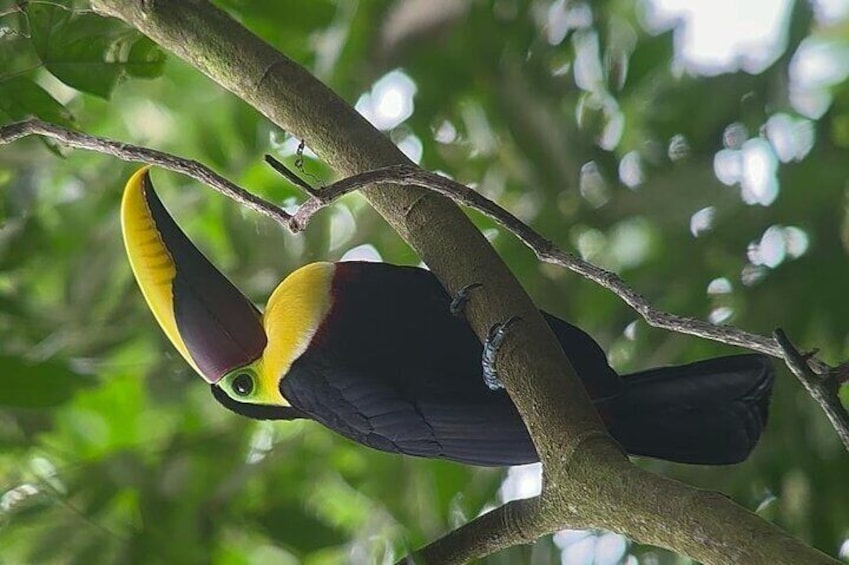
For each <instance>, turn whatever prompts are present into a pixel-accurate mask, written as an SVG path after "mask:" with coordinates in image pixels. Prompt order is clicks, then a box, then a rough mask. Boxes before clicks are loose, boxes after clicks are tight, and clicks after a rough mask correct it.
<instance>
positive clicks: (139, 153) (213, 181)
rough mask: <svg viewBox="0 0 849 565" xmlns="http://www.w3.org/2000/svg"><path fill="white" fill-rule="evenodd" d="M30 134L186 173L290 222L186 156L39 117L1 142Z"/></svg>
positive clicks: (4, 131)
mask: <svg viewBox="0 0 849 565" xmlns="http://www.w3.org/2000/svg"><path fill="white" fill-rule="evenodd" d="M31 135H40V136H43V137H49V138H51V139H55V140H57V141H59V142H60V143H62V144H64V145H67V146H69V147H76V148H77V149H87V150H89V151H97V152H98V153H106V154H107V155H112V156H113V157H117V158H118V159H121V160H122V161H129V162H136V163H147V164H148V165H156V166H158V167H162V168H163V169H168V170H171V171H175V172H178V173H183V174H184V175H186V176H189V177H191V178H193V179H195V180H197V181H199V182H202V183H204V184H206V185H209V186H210V187H212V188H213V189H215V190H217V191H218V192H220V193H221V194H223V195H224V196H227V197H229V198H232V199H233V200H235V201H236V202H239V203H240V204H242V205H244V206H246V207H248V208H250V209H251V210H254V211H256V212H259V213H260V214H262V215H264V216H267V217H269V218H271V219H272V220H274V221H276V222H278V223H280V224H282V225H284V226H288V225H289V222H290V215H289V214H288V213H286V212H285V211H284V210H282V209H281V208H280V207H279V206H275V205H274V204H271V203H270V202H267V201H266V200H263V199H262V198H260V197H259V196H256V195H254V194H251V193H250V192H248V191H247V190H245V189H243V188H241V187H240V186H238V185H236V184H234V183H232V182H230V181H229V180H227V179H226V178H224V177H222V176H221V175H219V174H218V173H216V172H215V171H213V170H212V169H210V168H208V167H206V166H204V165H202V164H201V163H198V162H197V161H195V160H193V159H183V158H181V157H176V156H174V155H170V154H168V153H163V152H162V151H156V150H155V149H148V148H146V147H141V146H138V145H131V144H129V143H121V142H118V141H113V140H111V139H106V138H103V137H97V136H94V135H88V134H85V133H82V132H79V131H75V130H72V129H69V128H65V127H62V126H57V125H55V124H50V123H47V122H44V121H42V120H38V119H31V120H26V121H23V122H17V123H14V124H9V125H6V126H3V127H0V145H5V144H7V143H12V142H13V141H17V140H19V139H22V138H24V137H28V136H31Z"/></svg>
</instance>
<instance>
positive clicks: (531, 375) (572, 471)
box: [92, 0, 833, 563]
mask: <svg viewBox="0 0 849 565" xmlns="http://www.w3.org/2000/svg"><path fill="white" fill-rule="evenodd" d="M92 4H93V6H94V7H95V9H97V10H99V11H100V12H101V13H107V14H110V15H113V16H116V17H120V18H121V19H123V20H125V21H126V22H128V23H129V24H131V25H133V26H135V27H136V28H138V29H139V30H140V31H142V32H143V33H145V34H146V35H148V36H149V37H151V38H152V39H153V40H154V41H156V42H157V43H159V44H160V45H162V46H163V47H165V48H166V49H169V50H171V51H173V52H174V53H176V54H177V55H178V56H180V57H182V58H183V59H186V60H187V61H188V62H189V63H191V64H192V65H194V66H195V67H197V68H198V69H200V70H201V71H202V72H204V73H206V74H207V75H208V76H210V77H211V78H212V79H214V80H215V81H217V82H218V83H219V84H221V85H222V86H224V87H225V88H227V89H229V90H231V91H232V92H234V93H235V94H236V95H238V96H239V97H240V98H242V99H243V100H245V101H246V102H248V103H249V104H251V105H253V106H254V107H255V108H257V109H258V110H259V111H260V112H261V113H263V114H264V115H266V116H267V117H268V118H269V119H270V120H271V121H273V122H274V123H276V124H277V125H278V126H280V127H282V128H284V129H286V130H288V131H290V132H291V133H293V134H294V135H296V136H298V137H300V138H302V139H306V140H308V141H309V144H310V146H311V147H312V148H313V149H314V150H315V151H316V152H317V153H318V154H319V155H320V156H322V158H323V159H324V160H326V161H327V162H328V163H330V164H331V165H332V166H334V167H335V168H336V169H337V170H338V171H339V172H340V173H341V174H343V175H353V174H356V173H360V172H363V171H368V170H373V169H378V168H381V167H385V166H390V165H398V164H404V163H408V161H407V160H406V158H405V157H404V156H403V155H402V154H401V153H400V151H398V149H397V148H396V147H395V146H394V145H393V144H392V143H391V141H390V140H389V139H387V138H386V137H385V136H383V135H382V134H380V132H378V131H376V130H375V129H374V128H373V127H372V126H371V125H370V124H368V122H366V121H365V120H364V119H363V118H362V117H361V116H359V115H358V114H357V113H356V112H355V111H354V110H353V109H352V108H351V107H350V106H349V105H347V104H346V103H345V102H344V101H342V100H341V99H339V98H338V97H337V96H336V95H335V94H334V93H333V92H331V91H330V90H328V89H327V88H326V87H325V86H324V85H322V84H321V83H320V82H318V81H317V80H316V79H315V78H314V77H312V76H311V75H310V74H309V73H308V72H307V71H305V70H304V69H303V68H301V67H300V66H298V65H297V64H295V63H293V62H292V61H290V60H289V59H287V58H286V57H284V56H283V55H281V54H280V53H278V52H276V51H275V50H274V49H273V48H271V47H270V46H269V45H267V44H265V43H264V42H262V41H261V40H259V39H258V38H256V37H255V36H254V35H253V34H251V33H250V32H249V31H248V30H246V29H245V28H243V27H242V26H240V25H239V24H238V23H237V22H235V21H233V20H232V19H231V18H230V17H228V16H227V15H226V14H225V13H224V12H222V11H221V10H218V9H217V8H215V7H214V6H212V5H211V4H209V3H208V2H206V1H205V0H92ZM364 192H365V194H366V196H367V198H368V199H369V200H370V202H371V203H372V205H373V206H374V207H375V208H376V209H377V210H378V211H380V212H381V213H382V214H383V216H384V217H385V218H387V220H389V222H390V223H391V224H392V226H393V227H394V228H395V229H396V231H398V232H399V233H400V234H401V235H402V236H403V237H404V238H405V239H406V240H407V241H408V242H409V243H410V244H411V245H412V246H413V247H414V248H415V249H416V251H417V252H418V253H419V256H420V257H421V258H422V260H423V261H425V262H426V263H427V264H428V265H429V266H430V267H431V269H432V270H433V271H434V273H435V274H436V275H437V276H438V277H439V278H440V280H441V281H442V283H443V284H444V285H445V286H446V288H447V289H448V290H449V291H456V290H457V289H459V288H460V287H462V286H464V285H466V284H468V283H470V282H485V283H486V287H485V288H483V289H480V291H479V292H476V295H475V300H473V301H472V302H471V303H470V304H469V307H468V308H467V310H466V313H467V317H468V319H469V322H470V324H471V326H472V328H473V329H474V330H475V332H476V333H477V334H478V336H484V335H485V334H486V332H487V331H488V329H489V327H490V326H491V325H492V324H494V323H496V322H499V321H503V320H505V319H507V318H509V317H510V316H513V315H518V316H521V317H522V319H523V320H524V323H522V324H520V325H519V326H517V328H516V331H515V332H514V333H512V334H511V337H510V339H509V340H508V342H507V344H506V346H505V347H504V348H502V350H501V353H500V355H499V358H498V367H499V371H500V376H501V379H502V381H503V382H504V384H505V385H506V386H507V388H508V391H509V392H510V394H511V396H512V398H513V400H514V402H515V403H516V406H517V408H518V409H519V411H520V413H521V414H522V417H523V418H524V420H525V422H526V424H527V425H528V429H529V431H530V434H531V437H532V438H533V440H534V442H535V445H536V447H537V450H538V452H539V454H540V457H541V459H542V461H543V469H544V488H543V493H542V496H541V498H540V501H541V503H540V504H539V507H538V508H537V510H536V511H537V512H538V513H539V516H540V517H539V518H538V519H537V520H535V521H533V522H532V524H536V527H534V528H532V529H531V530H527V531H523V533H522V537H523V539H525V538H532V537H536V536H538V535H541V534H543V533H546V532H548V531H551V527H552V525H554V524H558V523H562V522H564V521H565V520H566V519H571V518H573V517H574V516H575V514H576V513H580V515H581V519H582V520H585V521H586V523H587V524H589V525H593V526H596V527H603V528H607V529H612V530H615V531H620V532H623V533H625V534H626V535H629V536H631V537H632V538H634V539H637V540H640V541H645V542H648V543H653V544H657V545H661V546H664V547H669V548H671V549H673V550H676V551H679V552H682V553H686V554H689V555H690V556H692V557H694V558H696V559H698V560H700V561H703V562H707V563H726V562H729V561H740V560H741V559H742V561H740V562H746V563H831V562H833V560H830V559H829V558H827V557H826V556H824V555H823V554H821V553H819V552H817V551H815V550H813V549H811V548H809V547H807V546H805V545H804V544H802V543H801V542H799V541H798V540H796V539H795V538H793V537H791V536H788V535H787V534H786V533H784V532H782V531H781V530H780V529H778V528H776V527H775V526H773V525H771V524H769V523H768V522H765V521H763V520H761V519H759V518H757V517H756V516H754V515H751V514H750V513H748V512H747V511H745V510H744V509H742V508H740V507H739V506H737V505H736V504H734V503H733V502H731V501H730V500H728V499H726V498H725V497H721V496H719V495H710V494H709V495H705V494H704V493H702V492H701V491H699V490H697V489H693V488H691V487H688V486H686V485H682V484H680V483H676V482H674V481H670V480H668V479H665V478H663V477H660V476H657V475H652V474H650V473H646V472H645V471H642V470H640V469H638V468H637V467H635V466H633V465H631V464H630V463H629V462H628V460H627V459H626V458H625V457H624V455H623V454H622V452H621V450H620V449H619V447H618V446H617V445H616V444H615V443H613V441H612V440H611V439H610V438H609V437H608V436H607V435H606V434H605V432H604V429H603V427H602V425H601V422H600V421H599V418H598V416H597V414H596V412H595V410H594V408H593V406H592V404H591V403H590V401H589V398H588V397H587V395H586V392H585V391H584V389H583V387H582V385H581V384H580V382H579V381H578V379H577V378H576V377H575V375H574V371H573V370H572V368H571V367H570V366H569V364H568V361H567V359H566V357H565V355H564V354H563V352H562V350H561V349H560V347H559V344H558V343H557V341H556V339H555V338H554V336H553V335H552V334H551V332H550V330H549V329H548V328H547V326H546V325H545V324H544V321H543V320H542V317H541V316H540V314H539V312H538V310H537V309H536V308H535V306H534V305H533V303H532V301H531V300H530V299H529V298H528V297H527V296H526V295H525V294H524V292H522V290H521V288H520V287H519V285H518V283H517V282H516V280H515V278H514V277H513V276H512V274H511V273H510V272H509V270H508V269H507V268H506V267H505V266H504V264H503V263H502V262H501V261H500V259H499V258H498V256H497V254H495V252H494V250H493V249H492V247H491V246H490V245H489V244H488V243H487V242H486V240H485V238H483V236H482V235H481V234H480V233H479V232H478V231H477V230H476V229H475V228H474V226H473V225H472V224H471V223H470V222H469V221H468V219H467V218H466V217H465V215H464V214H463V213H462V212H461V211H460V210H459V209H458V208H457V207H456V206H455V205H454V204H453V203H451V202H450V201H449V200H448V199H445V198H442V197H440V196H438V195H435V194H433V193H432V192H427V191H423V190H420V189H417V188H404V187H399V186H398V185H381V186H380V187H379V188H369V189H365V190H364ZM458 249H462V250H463V251H464V252H463V253H458V252H457V250H458ZM564 375H568V376H569V378H564ZM564 517H566V518H564ZM476 522H478V524H480V523H481V522H480V521H476ZM541 525H544V526H545V527H544V528H543V527H541ZM467 531H468V530H467ZM492 535H496V536H498V537H503V538H507V539H509V537H510V535H511V533H510V532H509V530H508V529H507V528H505V527H502V528H501V529H500V530H499V531H498V532H494V531H493V533H492ZM469 539H471V536H469ZM469 555H471V553H470V554H469Z"/></svg>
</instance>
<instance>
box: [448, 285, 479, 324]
mask: <svg viewBox="0 0 849 565" xmlns="http://www.w3.org/2000/svg"><path fill="white" fill-rule="evenodd" d="M482 286H483V285H482V284H481V283H472V284H467V285H466V286H464V287H463V288H461V289H460V290H458V291H457V294H455V295H454V298H453V299H452V300H451V304H450V305H449V306H448V310H449V311H450V312H451V315H452V316H458V317H459V316H462V315H463V312H464V311H465V310H466V303H467V302H468V301H469V292H470V291H472V290H474V289H476V288H480V287H482Z"/></svg>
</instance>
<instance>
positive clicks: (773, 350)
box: [291, 165, 849, 451]
mask: <svg viewBox="0 0 849 565" xmlns="http://www.w3.org/2000/svg"><path fill="white" fill-rule="evenodd" d="M380 183H393V184H397V185H402V186H417V187H420V188H425V189H428V190H432V191H434V192H438V193H439V194H442V195H444V196H446V197H448V198H451V199H452V200H454V201H455V202H458V203H460V204H463V205H465V206H468V207H470V208H474V209H475V210H477V211H479V212H481V213H482V214H484V215H486V216H488V217H489V218H491V219H493V220H495V221H496V222H498V223H499V224H500V225H501V226H502V227H503V228H504V229H506V230H507V231H509V232H510V233H512V234H513V235H515V236H516V237H518V238H519V239H520V240H522V242H523V243H525V245H527V246H528V247H529V248H530V249H531V250H533V252H534V253H535V254H536V256H537V257H538V258H539V259H540V260H541V261H544V262H546V263H552V264H555V265H559V266H561V267H565V268H567V269H569V270H571V271H573V272H575V273H577V274H579V275H581V276H582V277H584V278H586V279H589V280H591V281H593V282H595V283H597V284H599V285H601V286H603V287H604V288H607V289H608V290H610V291H611V292H613V293H614V294H616V296H618V297H619V298H620V299H622V301H624V302H625V303H626V304H627V305H628V306H630V307H631V308H632V309H634V310H635V311H636V312H637V313H638V314H640V316H642V317H643V319H644V320H645V321H646V323H648V324H649V325H650V326H654V327H656V328H662V329H666V330H670V331H674V332H677V333H683V334H689V335H693V336H696V337H700V338H703V339H708V340H711V341H717V342H720V343H726V344H728V345H735V346H738V347H744V348H747V349H750V350H752V351H757V352H759V353H763V354H765V355H770V356H772V357H775V358H778V359H781V360H783V361H785V362H786V363H787V364H788V366H789V367H790V369H791V371H793V374H795V375H796V376H797V377H798V378H799V380H800V381H801V382H802V384H803V386H805V388H806V389H807V390H808V391H809V392H810V393H811V396H812V397H813V398H814V400H816V401H817V403H818V404H819V405H820V406H821V407H822V409H823V411H825V413H826V415H827V416H828V418H829V420H830V421H831V424H832V425H833V426H834V429H835V431H836V432H837V435H838V437H840V440H841V441H842V442H843V446H844V447H845V448H846V450H847V451H849V414H847V412H846V410H845V409H844V408H843V406H842V405H841V404H840V400H839V399H838V397H837V386H836V384H834V386H830V387H828V388H825V387H824V386H818V387H816V388H814V389H812V388H811V387H810V386H809V382H808V381H806V380H805V378H804V376H801V375H800V373H799V372H797V371H796V370H794V369H793V366H791V365H790V359H789V358H788V355H787V353H786V349H785V348H784V347H782V345H781V342H780V341H779V340H778V337H777V336H776V338H775V339H772V338H769V337H766V336H762V335H759V334H755V333H752V332H747V331H745V330H741V329H739V328H735V327H732V326H725V325H723V326H720V325H715V324H711V323H710V322H706V321H704V320H699V319H696V318H690V317H687V316H679V315H676V314H670V313H668V312H664V311H662V310H660V309H658V308H656V307H655V306H654V305H652V304H651V302H649V301H648V300H647V299H646V298H645V297H644V296H643V295H641V294H640V293H639V292H637V291H636V290H634V289H633V288H631V287H630V286H628V284H626V283H625V281H623V280H622V278H621V277H620V276H619V275H617V274H616V273H614V272H612V271H608V270H606V269H603V268H601V267H599V266H597V265H594V264H592V263H590V262H589V261H585V260H584V259H581V258H580V257H578V256H577V255H575V254H573V253H569V252H567V251H563V250H562V249H560V248H558V247H557V246H556V245H555V244H554V243H553V242H552V241H551V240H549V239H546V238H545V237H543V236H541V235H540V234H538V233H537V232H535V231H534V230H533V229H531V228H530V227H529V226H528V225H527V224H525V223H524V222H522V221H521V220H520V219H519V218H517V217H516V216H514V215H513V214H511V213H510V212H508V211H507V210H505V209H504V208H502V207H501V206H499V205H498V204H496V203H495V202H493V201H491V200H489V199H487V198H486V197H484V196H483V195H481V194H480V193H478V192H475V191H474V190H472V189H471V188H469V187H467V186H465V185H463V184H460V183H458V182H455V181H453V180H451V179H449V178H446V177H443V176H440V175H437V174H434V173H430V172H427V171H424V170H422V169H420V168H418V167H415V166H412V165H396V166H393V167H386V168H383V169H376V170H373V171H368V172H365V173H361V174H359V175H354V176H351V177H348V178H345V179H342V180H340V181H338V182H335V183H333V184H331V185H328V186H327V187H326V188H324V189H323V190H321V191H320V193H319V194H318V195H317V196H313V197H311V198H310V199H308V200H307V201H306V202H304V204H303V205H302V206H301V207H300V208H299V209H298V210H297V211H296V212H295V214H294V215H293V216H292V220H291V228H292V229H294V230H303V229H304V228H305V227H306V225H307V224H308V223H309V220H310V218H311V217H312V216H313V214H315V213H316V212H317V211H318V210H320V209H321V208H323V207H324V206H326V205H328V204H329V203H331V202H333V201H334V200H335V199H337V198H339V197H341V196H344V195H345V194H348V193H350V192H354V191H356V190H359V189H361V188H363V187H366V186H371V185H374V184H380ZM805 366H806V367H808V369H809V371H810V372H811V374H815V375H818V377H817V378H818V379H820V380H821V381H822V380H823V379H824V378H826V377H828V376H831V377H834V376H835V375H837V374H838V372H839V370H838V369H834V368H832V367H830V366H829V365H827V364H826V363H824V362H822V361H820V360H818V359H813V358H811V359H807V361H806V363H805ZM841 376H842V374H841ZM837 380H838V379H837V378H831V381H833V383H836V382H837ZM831 381H830V382H831Z"/></svg>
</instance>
